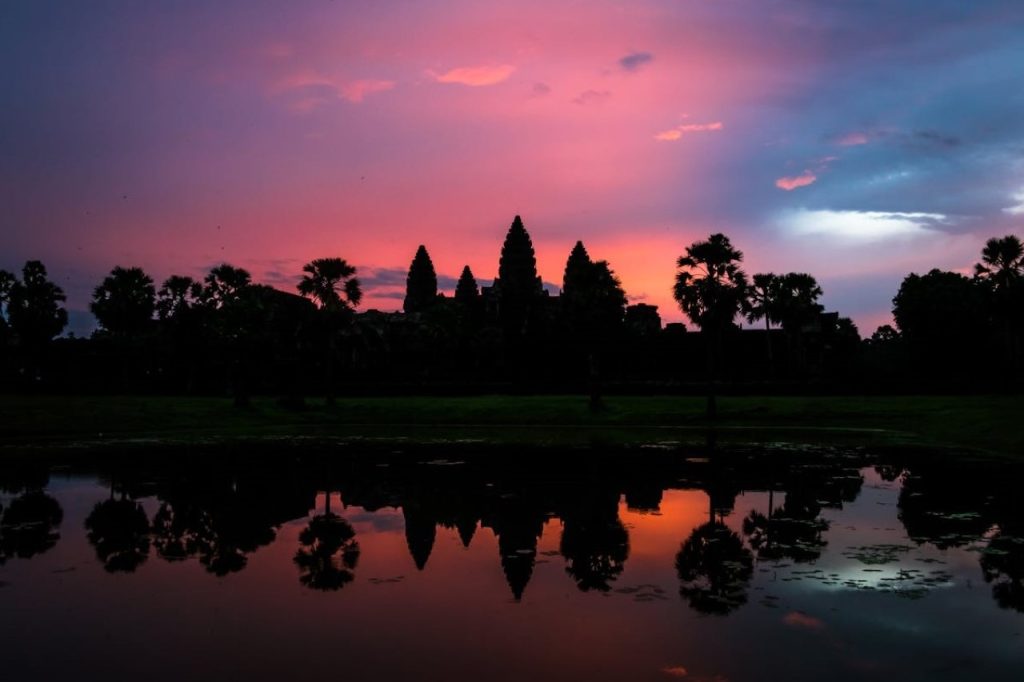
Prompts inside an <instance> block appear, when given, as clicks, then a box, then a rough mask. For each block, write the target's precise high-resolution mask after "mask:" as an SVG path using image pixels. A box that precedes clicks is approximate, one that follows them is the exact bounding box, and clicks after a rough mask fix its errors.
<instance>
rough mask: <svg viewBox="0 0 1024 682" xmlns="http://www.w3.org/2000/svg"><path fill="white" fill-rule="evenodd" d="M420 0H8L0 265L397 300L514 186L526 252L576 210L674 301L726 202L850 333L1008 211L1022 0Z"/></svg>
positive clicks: (1019, 180)
mask: <svg viewBox="0 0 1024 682" xmlns="http://www.w3.org/2000/svg"><path fill="white" fill-rule="evenodd" d="M443 8H444V9H443V11H441V10H440V9H439V8H438V7H437V6H435V5H434V4H432V3H423V2H413V1H411V0H391V1H389V2H375V3H369V2H322V1H319V0H307V1H305V2H289V3H277V2H269V1H267V0H245V1H244V2H243V1H242V0H227V1H225V2H218V3H214V4H211V3H206V2H199V1H197V0H185V1H184V2H174V3H171V2H146V3H129V2H120V1H117V0H104V1H102V2H92V3H81V2H71V1H64V2H51V3H17V4H11V3H8V6H6V7H5V8H4V9H3V10H2V17H3V19H2V20H0V56H2V57H3V59H4V63H5V64H9V65H17V66H16V68H15V67H12V68H8V69H5V70H4V73H3V75H2V76H0V98H2V100H3V102H4V103H5V106H4V107H3V108H2V109H0V150H2V153H0V202H2V203H3V205H4V207H5V210H4V214H3V215H2V216H0V231H2V233H3V234H4V237H5V249H4V252H3V255H2V256H0V267H3V268H14V267H17V266H19V265H20V263H21V262H22V261H24V260H25V259H27V258H41V259H43V260H44V261H45V262H46V263H47V264H48V265H49V266H50V269H51V271H52V272H53V274H54V275H55V277H56V279H57V280H58V281H59V282H60V283H62V284H63V285H64V286H65V287H66V288H67V289H68V291H69V293H70V296H71V298H70V301H69V304H70V306H71V307H72V308H74V309H75V310H78V311H82V310H84V309H85V306H86V303H87V300H88V295H89V292H90V290H91V288H92V287H93V286H94V285H95V283H96V282H97V281H98V279H99V278H100V277H101V276H102V274H103V273H104V272H106V271H107V270H108V269H109V268H110V267H111V266H113V265H115V264H121V265H129V264H139V265H142V266H144V267H145V268H147V269H148V270H149V271H150V272H152V273H153V275H154V276H155V277H157V278H158V279H162V278H164V277H166V276H167V275H169V274H171V273H172V272H179V273H185V274H199V273H201V272H202V271H203V270H204V269H206V268H208V267H209V266H211V265H212V264H214V263H217V262H220V261H222V260H225V259H226V260H229V261H232V262H234V263H236V264H238V265H243V266H245V267H248V268H250V269H251V270H252V271H253V272H254V274H255V275H256V277H257V279H259V280H260V281H264V282H267V283H271V284H274V285H276V286H280V287H282V288H287V289H290V288H291V287H293V286H294V283H295V281H296V279H297V276H298V274H299V271H300V268H301V265H302V264H303V263H304V262H306V261H308V260H310V259H312V258H315V257H321V256H326V255H334V254H338V255H341V256H343V257H345V258H347V259H349V260H350V261H351V262H354V263H356V264H357V265H359V266H360V271H361V273H362V274H364V275H365V276H366V277H367V279H368V280H369V281H370V282H371V284H372V286H371V287H370V290H369V292H368V294H369V295H368V296H367V302H366V305H367V307H381V308H385V309H394V308H395V307H396V306H397V302H396V301H397V299H396V298H395V293H396V292H395V287H396V284H395V283H394V282H390V283H388V280H389V279H394V278H393V277H391V273H394V272H398V273H401V272H403V271H404V269H405V268H406V267H407V265H408V262H409V260H410V259H411V257H412V254H413V253H414V251H415V248H416V245H417V244H419V243H425V244H426V245H427V246H428V248H429V249H430V251H431V254H432V256H433V259H434V262H435V264H436V265H437V267H438V270H439V272H440V273H441V274H442V275H444V276H445V277H446V278H447V279H446V280H444V281H446V282H447V283H448V285H449V286H450V285H451V282H452V281H453V278H454V277H457V275H458V273H459V271H460V270H461V267H462V265H464V264H467V263H468V264H469V265H471V266H472V268H473V271H474V272H475V273H476V274H477V275H478V276H480V277H481V278H484V279H489V278H491V277H493V276H494V274H495V270H496V269H497V257H498V249H499V246H500V240H501V238H502V236H503V234H504V231H505V229H507V226H508V224H509V222H510V220H511V218H512V215H513V214H514V213H517V212H519V213H522V214H523V216H524V218H525V221H526V225H527V228H528V229H529V230H530V231H531V233H532V235H533V238H534V243H535V245H536V246H537V250H538V256H539V262H540V267H541V274H542V275H543V276H544V278H545V279H546V280H548V281H552V282H558V281H560V279H561V270H562V267H563V266H564V261H565V257H566V255H567V253H568V251H569V249H570V247H571V246H572V244H573V242H574V241H575V240H576V239H578V238H582V239H583V240H584V241H585V242H586V243H587V245H588V247H589V248H590V251H591V253H592V254H593V255H595V256H596V257H599V258H607V259H609V260H610V262H611V265H612V267H613V268H614V269H615V270H616V271H617V272H618V273H619V274H620V275H621V276H622V279H623V282H624V284H625V287H626V289H627V292H628V293H629V294H630V295H631V296H633V297H635V298H636V299H637V300H645V301H647V302H649V303H655V304H658V305H660V306H661V312H662V313H663V314H664V315H665V317H666V318H667V319H669V320H674V319H679V318H680V314H679V313H678V312H676V311H675V308H674V305H673V304H672V302H671V299H670V296H669V290H670V286H671V279H672V275H673V270H674V258H675V256H676V255H678V254H679V253H680V252H681V250H682V248H683V246H685V245H686V244H688V243H689V242H690V241H692V240H693V239H695V238H697V237H700V236H704V235H706V234H708V233H709V232H711V231H718V230H721V231H725V232H726V233H728V234H730V235H731V236H732V237H733V239H734V241H735V243H736V244H737V245H738V246H739V247H740V248H742V249H743V250H745V251H746V254H747V267H748V269H750V270H752V271H764V270H774V271H780V270H781V271H785V270H807V271H811V272H812V273H815V274H817V275H818V276H819V278H820V279H821V280H822V283H823V285H824V289H825V302H826V304H827V306H828V307H830V308H835V309H839V310H840V311H841V312H843V313H845V314H849V315H852V316H853V317H854V318H855V320H856V321H857V322H858V323H860V325H861V326H862V328H863V329H862V331H865V332H869V331H870V330H871V328H872V327H873V325H875V324H877V323H878V322H881V321H884V320H885V319H886V317H887V314H888V308H889V305H890V304H889V301H890V299H891V298H892V295H893V294H894V293H895V290H896V287H897V286H898V283H899V281H900V279H901V278H902V276H903V275H905V274H906V273H907V272H909V271H912V270H913V271H918V272H921V271H925V270H927V269H929V268H931V267H943V268H950V269H963V268H968V267H969V266H970V265H971V264H972V263H973V261H974V260H975V259H976V256H977V253H978V251H979V249H980V246H981V244H982V243H983V241H984V239H985V238H986V237H988V236H993V235H998V234H1002V233H1006V232H1007V231H1010V230H1012V229H1015V228H1018V227H1019V225H1020V215H1021V208H1020V207H1021V193H1022V191H1024V189H1022V188H1024V167H1022V165H1021V162H1020V159H1021V156H1022V155H1021V152H1022V144H1024V115H1022V114H1024V94H1022V92H1024V91H1022V90H1021V88H1020V87H1019V74H1020V71H1021V68H1022V67H1024V47H1022V42H1021V40H1020V34H1021V31H1022V29H1024V5H1022V4H1021V3H1020V2H1017V0H979V1H978V2H971V3H964V2H961V1H960V0H896V1H891V0H869V1H867V2H857V3H839V2H829V3H825V2H809V1H808V0H777V1H775V2H763V1H762V0H723V1H721V2H699V1H696V0H685V1H679V2H671V3H666V2H661V1H660V0H639V1H637V2H631V3H628V5H626V4H622V3H619V2H614V1H612V0H598V1H596V2H588V3H580V2H574V1H572V0H561V1H559V2H549V1H545V2H540V0H524V1H523V2H516V3H501V2H496V1H491V0H486V1H481V0H455V1H454V2H448V3H445V4H444V6H443ZM374 282H376V283H374ZM400 285H401V284H400V283H399V284H398V285H397V286H400ZM73 321H74V322H75V326H76V327H77V328H78V329H79V330H81V329H83V328H85V327H86V326H87V325H88V318H87V317H86V316H83V315H81V314H79V315H74V316H73Z"/></svg>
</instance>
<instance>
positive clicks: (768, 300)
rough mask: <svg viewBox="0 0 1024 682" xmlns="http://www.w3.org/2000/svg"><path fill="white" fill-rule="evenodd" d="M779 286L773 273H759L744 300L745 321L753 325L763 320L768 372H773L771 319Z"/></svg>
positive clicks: (754, 277)
mask: <svg viewBox="0 0 1024 682" xmlns="http://www.w3.org/2000/svg"><path fill="white" fill-rule="evenodd" d="M779 284H780V282H779V278H778V277H776V276H775V274H774V273H771V272H760V273H758V274H756V275H754V276H753V277H752V278H751V284H750V289H749V290H748V292H747V299H746V316H747V321H748V322H750V323H751V324H753V323H754V322H757V321H758V320H760V319H764V330H765V344H766V346H767V348H768V370H769V372H774V359H773V357H772V333H771V332H772V317H773V316H774V315H775V310H776V308H777V307H778V300H779Z"/></svg>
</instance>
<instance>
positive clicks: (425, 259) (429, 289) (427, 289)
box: [402, 244, 437, 314]
mask: <svg viewBox="0 0 1024 682" xmlns="http://www.w3.org/2000/svg"><path fill="white" fill-rule="evenodd" d="M436 301H437V273H436V272H435V271H434V263H433V262H432V261H431V260H430V254H428V253H427V247H425V246H423V245H422V244H420V246H419V248H418V249H416V255H415V256H413V259H412V263H411V264H410V265H409V275H408V276H407V277H406V279H405V300H404V301H403V302H402V310H404V311H405V312H406V313H410V314H411V313H420V312H423V311H424V310H427V309H428V308H430V307H431V306H433V305H434V303H435V302H436Z"/></svg>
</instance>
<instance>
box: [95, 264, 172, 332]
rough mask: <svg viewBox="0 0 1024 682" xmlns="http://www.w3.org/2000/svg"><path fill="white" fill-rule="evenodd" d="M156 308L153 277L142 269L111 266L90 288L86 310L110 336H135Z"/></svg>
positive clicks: (148, 322) (143, 328) (149, 321)
mask: <svg viewBox="0 0 1024 682" xmlns="http://www.w3.org/2000/svg"><path fill="white" fill-rule="evenodd" d="M155 308H156V288H155V287H154V286H153V278H151V277H150V276H149V275H147V274H146V273H145V272H143V270H142V268H134V267H133V268H122V267H121V266H117V267H115V268H114V269H113V270H111V271H110V274H109V275H107V277H106V278H104V280H103V283H102V284H100V285H99V286H98V287H96V289H95V290H94V291H93V294H92V303H91V304H90V306H89V309H90V310H91V311H92V314H93V315H95V316H96V319H97V321H99V323H100V326H102V327H103V329H105V330H106V331H108V332H110V333H111V334H113V335H114V336H118V337H131V336H136V335H138V334H140V333H142V332H143V331H145V330H146V328H147V327H148V326H149V324H150V323H151V322H152V319H153V311H154V310H155Z"/></svg>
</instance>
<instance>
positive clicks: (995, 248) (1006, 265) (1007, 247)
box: [974, 234, 1024, 370]
mask: <svg viewBox="0 0 1024 682" xmlns="http://www.w3.org/2000/svg"><path fill="white" fill-rule="evenodd" d="M981 261H982V262H980V263H975V265H974V276H975V277H976V278H977V279H978V280H980V281H982V282H984V283H986V284H988V285H989V286H990V287H991V289H992V293H993V298H994V302H995V307H996V315H997V316H998V318H999V323H1000V325H1001V326H1002V327H1003V343H1004V344H1005V345H1006V353H1007V356H1008V358H1009V360H1010V365H1011V367H1012V368H1013V369H1014V370H1016V369H1017V364H1018V359H1017V338H1016V336H1017V335H1016V331H1017V329H1016V327H1017V325H1018V324H1019V322H1020V313H1017V312H1016V311H1017V310H1019V309H1020V305H1019V302H1020V300H1021V298H1022V294H1024V286H1022V281H1024V244H1021V241H1020V239H1018V238H1017V237H1016V236H1015V235H1012V234H1009V235H1006V236H1005V237H1002V238H995V237H993V238H992V239H989V240H988V241H987V242H985V248H983V249H982V250H981ZM1015 318H1016V319H1015Z"/></svg>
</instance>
